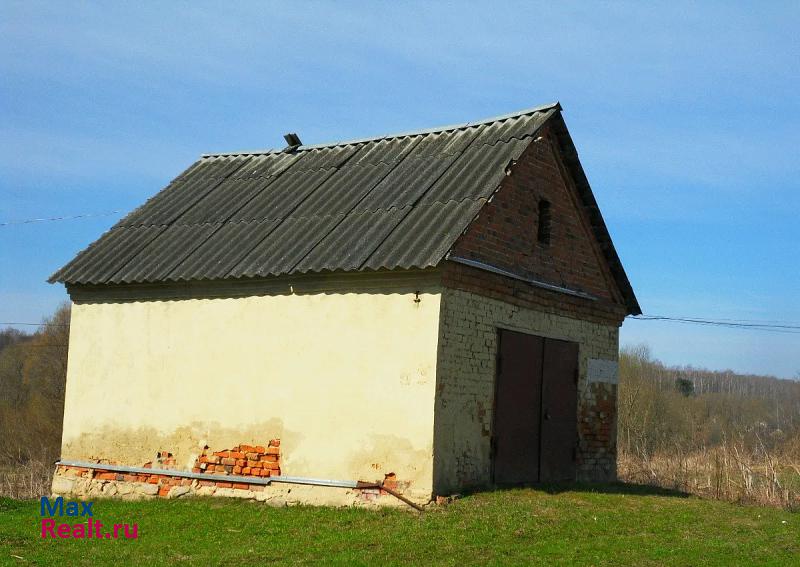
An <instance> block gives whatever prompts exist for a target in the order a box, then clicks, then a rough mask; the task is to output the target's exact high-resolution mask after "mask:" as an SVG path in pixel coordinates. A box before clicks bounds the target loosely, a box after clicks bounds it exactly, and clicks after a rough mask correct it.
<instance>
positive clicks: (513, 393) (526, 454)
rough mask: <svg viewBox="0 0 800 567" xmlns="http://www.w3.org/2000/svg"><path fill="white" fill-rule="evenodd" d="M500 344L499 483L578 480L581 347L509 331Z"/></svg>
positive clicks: (495, 462) (495, 453) (495, 457)
mask: <svg viewBox="0 0 800 567" xmlns="http://www.w3.org/2000/svg"><path fill="white" fill-rule="evenodd" d="M498 341H499V348H498V356H497V373H496V381H495V403H494V428H493V435H492V469H493V478H494V483H495V484H498V485H515V484H517V485H518V484H529V483H536V482H562V481H573V480H575V460H576V448H577V441H578V343H574V342H569V341H562V340H558V339H550V338H545V337H539V336H536V335H529V334H526V333H519V332H517V331H509V330H505V329H500V330H499V336H498Z"/></svg>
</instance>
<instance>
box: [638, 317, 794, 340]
mask: <svg viewBox="0 0 800 567" xmlns="http://www.w3.org/2000/svg"><path fill="white" fill-rule="evenodd" d="M630 318H631V319H634V320H637V321H667V322H673V323H683V324H688V325H706V326H712V327H726V328H731V329H745V330H751V331H767V332H771V333H784V334H789V335H797V334H800V324H797V323H790V322H781V323H780V324H779V323H775V322H772V321H760V322H759V321H757V320H753V319H750V320H748V319H740V320H736V319H704V318H698V317H668V316H666V315H635V316H633V317H630Z"/></svg>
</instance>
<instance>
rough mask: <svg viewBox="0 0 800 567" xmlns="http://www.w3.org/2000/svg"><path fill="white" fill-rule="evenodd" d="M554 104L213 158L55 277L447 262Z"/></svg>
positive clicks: (249, 273) (121, 278)
mask: <svg viewBox="0 0 800 567" xmlns="http://www.w3.org/2000/svg"><path fill="white" fill-rule="evenodd" d="M559 109H560V107H559V105H558V104H557V103H556V104H551V105H547V106H543V107H538V108H534V109H530V110H527V111H523V112H519V113H516V114H511V115H506V116H502V117H499V118H495V119H490V120H486V121H482V122H479V123H471V124H461V125H457V126H449V127H444V128H438V129H433V130H425V131H419V132H409V133H405V134H398V135H393V136H385V137H381V138H371V139H364V140H353V141H351V142H342V143H338V144H329V145H317V146H300V147H299V148H297V149H296V150H294V151H292V152H289V153H287V152H284V151H275V150H266V151H260V152H238V153H234V154H207V155H204V156H202V157H201V159H200V160H199V161H197V162H196V163H194V164H193V165H192V166H191V167H190V168H189V169H187V170H186V171H185V172H183V173H182V174H181V175H179V176H178V177H177V178H175V179H174V180H173V181H172V182H171V183H170V184H169V185H168V186H167V187H166V188H165V189H163V190H162V191H161V192H159V193H158V194H156V195H155V196H154V197H153V198H151V199H150V200H148V201H147V202H146V203H145V204H144V205H143V206H141V207H139V208H138V209H136V210H135V211H133V212H132V213H130V214H129V215H128V216H127V217H125V218H124V219H122V220H121V221H120V222H119V223H117V224H116V225H115V226H114V227H112V228H111V230H110V231H108V232H107V233H105V234H104V235H103V236H102V237H101V238H100V239H99V240H97V241H96V242H94V243H93V244H92V245H90V246H89V247H88V248H87V249H86V250H84V251H83V252H81V253H80V254H78V255H77V257H76V258H75V259H73V260H72V261H71V262H70V263H69V264H67V265H66V266H64V267H63V268H61V269H60V270H59V271H58V272H56V273H55V274H53V276H52V277H51V278H50V281H59V282H64V283H67V284H122V283H143V282H166V281H189V280H211V279H224V278H242V277H264V276H271V275H281V274H292V273H306V272H321V271H324V270H330V271H333V270H345V271H354V270H378V269H395V268H427V267H430V266H435V265H437V264H438V263H439V262H440V261H441V260H442V258H444V256H445V255H446V254H447V252H448V250H449V249H450V248H451V247H452V245H453V244H454V243H455V241H456V239H457V238H458V236H459V235H460V234H461V233H462V232H463V231H464V230H465V229H466V228H467V226H468V225H469V223H470V222H471V221H472V220H473V219H474V218H475V216H476V215H477V213H478V211H479V210H480V209H481V207H482V206H483V205H484V204H485V203H486V201H487V199H489V197H491V195H492V193H493V192H494V191H495V190H496V189H497V187H498V186H499V184H500V182H501V181H502V179H503V177H504V176H505V174H506V168H507V167H508V165H509V163H510V162H512V161H514V160H516V159H517V158H518V157H519V156H520V154H522V152H523V150H524V149H525V148H526V147H527V146H528V144H529V143H530V142H531V140H532V137H533V136H534V134H535V133H536V132H537V130H538V129H539V128H540V127H541V126H542V125H543V124H544V123H545V121H547V120H548V119H549V118H550V117H551V116H552V115H553V114H555V113H557V112H558V110H559Z"/></svg>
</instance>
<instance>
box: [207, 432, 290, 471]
mask: <svg viewBox="0 0 800 567" xmlns="http://www.w3.org/2000/svg"><path fill="white" fill-rule="evenodd" d="M280 447H281V441H280V439H271V440H270V441H269V443H268V444H267V446H266V447H264V446H263V445H236V446H235V447H233V448H231V449H223V450H221V451H213V452H212V451H211V450H210V448H209V447H208V446H206V447H205V448H204V449H203V452H202V453H201V454H200V456H198V457H197V460H196V461H195V463H194V466H193V467H192V472H195V473H207V474H218V475H237V476H249V477H270V476H279V475H280V474H281V465H280V457H281V449H280Z"/></svg>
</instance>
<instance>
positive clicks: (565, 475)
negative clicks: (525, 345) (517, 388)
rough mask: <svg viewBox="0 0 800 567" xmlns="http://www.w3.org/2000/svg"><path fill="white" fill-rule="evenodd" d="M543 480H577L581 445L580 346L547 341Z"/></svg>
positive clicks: (543, 396) (542, 457) (543, 382)
mask: <svg viewBox="0 0 800 567" xmlns="http://www.w3.org/2000/svg"><path fill="white" fill-rule="evenodd" d="M541 439H542V444H541V452H540V467H539V480H540V481H541V482H561V481H573V480H575V449H576V447H577V442H578V344H577V343H571V342H567V341H559V340H556V339H545V340H544V363H543V365H542V428H541Z"/></svg>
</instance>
